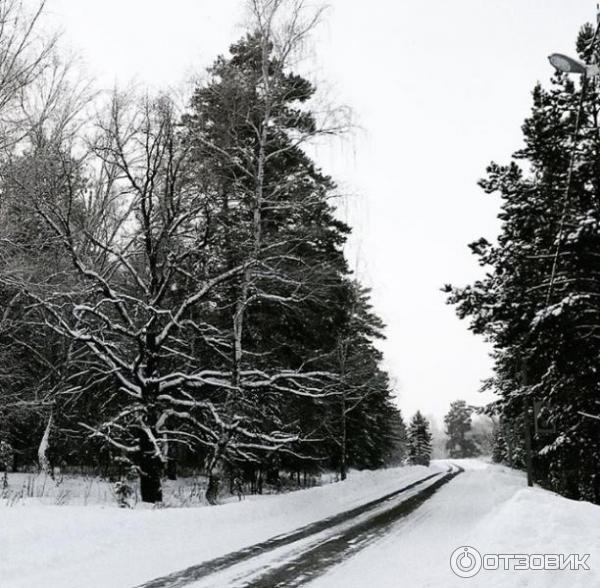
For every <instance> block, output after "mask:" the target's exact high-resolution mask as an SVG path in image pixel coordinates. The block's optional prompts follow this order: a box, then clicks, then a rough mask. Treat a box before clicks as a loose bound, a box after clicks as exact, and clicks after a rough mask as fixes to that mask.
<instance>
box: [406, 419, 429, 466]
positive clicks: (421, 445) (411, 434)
mask: <svg viewBox="0 0 600 588" xmlns="http://www.w3.org/2000/svg"><path fill="white" fill-rule="evenodd" d="M408 459H409V461H410V463H411V464H413V465H425V466H428V465H429V461H430V459H431V433H430V432H429V422H428V421H427V419H426V418H425V417H424V416H423V415H422V414H421V412H420V411H417V412H416V413H415V415H414V416H413V418H412V420H411V421H410V425H409V427H408Z"/></svg>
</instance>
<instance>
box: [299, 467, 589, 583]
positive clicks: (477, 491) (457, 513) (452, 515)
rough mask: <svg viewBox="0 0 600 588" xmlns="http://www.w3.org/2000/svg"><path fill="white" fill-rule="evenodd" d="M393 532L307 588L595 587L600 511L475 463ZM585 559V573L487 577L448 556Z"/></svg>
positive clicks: (487, 572) (507, 472)
mask: <svg viewBox="0 0 600 588" xmlns="http://www.w3.org/2000/svg"><path fill="white" fill-rule="evenodd" d="M453 463H458V464H460V465H462V467H464V468H465V470H466V471H465V473H463V474H462V475H460V476H458V477H457V478H455V479H454V480H453V481H452V482H451V483H450V484H448V485H446V486H444V487H443V488H442V489H441V490H440V491H439V492H438V493H437V494H435V495H434V496H433V497H432V498H431V499H430V500H429V501H427V502H426V503H425V504H424V505H423V506H422V507H421V508H419V509H418V510H417V511H416V512H415V513H413V514H412V515H410V516H409V517H408V518H407V519H405V520H404V521H400V522H399V523H397V524H396V526H395V527H394V529H393V530H392V532H391V533H390V534H389V535H387V536H386V537H384V538H382V539H381V540H380V541H378V542H377V543H375V544H374V545H372V546H369V547H367V548H366V549H365V550H364V551H362V552H360V553H358V554H357V555H356V556H355V557H353V558H351V559H349V560H348V561H346V562H342V563H341V564H340V565H339V566H338V567H336V568H334V569H333V570H332V571H331V572H330V573H328V574H326V575H324V576H322V577H321V578H319V579H317V580H315V581H314V582H312V583H310V584H309V586H310V588H339V587H340V586H344V588H364V587H365V586H372V587H373V588H375V587H376V588H388V587H389V588H392V587H393V588H398V586H410V587H418V588H467V587H468V586H476V587H478V588H479V587H483V586H484V587H485V588H517V587H519V588H520V587H527V588H550V587H552V588H593V587H597V586H600V507H599V506H595V505H592V504H589V503H584V502H575V501H572V500H567V499H566V498H563V497H561V496H558V495H556V494H553V493H551V492H547V491H545V490H541V489H539V488H532V489H529V488H526V487H525V478H524V475H523V474H522V473H520V472H515V471H514V470H510V469H508V468H505V467H501V466H496V465H489V464H485V463H483V462H480V461H477V460H454V461H453ZM461 546H472V547H474V548H475V549H477V550H478V551H479V552H480V553H482V554H572V553H578V554H590V558H589V560H588V564H589V567H590V570H589V571H585V570H581V571H577V572H573V571H530V570H527V571H514V570H512V571H492V570H482V571H481V572H479V574H477V575H476V576H475V577H473V578H468V579H467V578H459V577H457V576H455V575H454V574H453V573H452V571H451V570H450V565H449V560H450V556H451V554H452V552H453V551H454V550H455V549H456V548H458V547H461Z"/></svg>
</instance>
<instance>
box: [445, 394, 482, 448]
mask: <svg viewBox="0 0 600 588" xmlns="http://www.w3.org/2000/svg"><path fill="white" fill-rule="evenodd" d="M471 412H472V410H471V409H470V408H469V407H468V406H467V403H466V402H465V401H464V400H456V401H454V402H452V403H451V404H450V410H449V411H448V414H447V415H446V416H445V417H444V423H445V425H446V434H447V435H448V441H447V442H446V449H447V450H448V456H449V457H451V458H463V457H473V456H474V455H477V445H476V444H475V442H474V441H473V439H472V436H471Z"/></svg>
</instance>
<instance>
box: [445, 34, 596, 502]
mask: <svg viewBox="0 0 600 588" xmlns="http://www.w3.org/2000/svg"><path fill="white" fill-rule="evenodd" d="M598 45H599V41H598V34H597V32H595V27H592V26H591V25H586V26H584V27H583V28H582V30H581V31H580V34H579V37H578V39H577V51H578V53H579V55H580V57H581V58H582V59H583V60H584V61H586V62H587V63H590V62H591V61H592V59H593V58H594V56H597V55H598V51H599V49H600V48H599V46H598ZM523 134H524V146H523V148H521V149H520V150H519V151H517V152H516V153H515V155H514V160H513V161H512V162H511V163H509V164H507V165H499V164H496V163H492V164H491V165H490V166H489V168H488V170H487V177H486V178H485V179H483V180H482V181H481V186H482V188H483V189H484V191H485V192H486V193H487V194H499V195H500V197H501V199H502V209H501V214H500V217H499V218H500V220H501V221H502V227H501V233H500V235H499V237H498V241H497V243H491V242H489V241H487V240H486V239H480V240H479V241H477V242H475V243H473V244H472V245H471V249H472V251H473V253H474V254H475V255H476V256H477V258H478V260H479V263H480V264H481V265H482V266H483V267H484V268H485V269H486V275H485V277H484V278H483V279H481V280H479V281H477V282H475V283H474V284H472V285H470V286H467V287H466V288H451V287H448V288H447V291H448V292H449V301H450V302H451V303H452V304H455V305H456V307H457V311H458V314H459V316H460V317H462V318H468V319H469V320H470V324H471V329H472V330H473V331H474V332H475V333H478V334H483V335H484V336H485V337H486V338H487V339H488V340H489V341H491V343H492V344H493V345H494V360H495V375H494V377H493V378H491V379H490V380H489V381H488V382H487V383H486V385H485V386H486V388H487V389H491V390H492V391H494V392H496V393H497V394H499V396H500V400H499V401H498V402H496V403H494V405H492V406H491V407H490V412H491V413H492V414H495V415H496V420H497V425H496V431H495V440H496V442H495V447H494V458H495V459H496V460H497V461H502V462H505V463H509V464H510V465H514V466H516V467H524V466H525V463H526V461H527V445H528V441H530V442H531V452H530V453H531V454H532V459H533V464H532V466H533V467H532V470H533V477H534V480H535V482H537V483H540V484H542V485H544V486H546V487H548V488H550V489H552V490H554V491H557V492H559V493H561V494H563V495H565V496H568V497H571V498H575V499H581V500H589V501H592V502H595V503H600V444H599V442H598V441H599V440H600V397H599V395H598V389H599V386H600V375H599V373H600V372H599V370H598V357H599V354H600V306H599V305H598V300H599V296H600V93H599V90H598V85H597V81H596V80H595V79H587V78H585V77H584V78H582V79H580V80H575V79H573V78H569V76H568V75H566V74H563V73H558V72H557V73H556V74H555V75H554V76H553V78H552V82H551V85H550V87H549V88H545V87H542V85H540V84H538V85H537V86H536V87H535V89H534V91H533V108H532V112H531V115H530V116H529V117H528V118H527V120H526V121H525V123H524V125H523Z"/></svg>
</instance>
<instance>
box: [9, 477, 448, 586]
mask: <svg viewBox="0 0 600 588" xmlns="http://www.w3.org/2000/svg"><path fill="white" fill-rule="evenodd" d="M441 467H442V466H433V468H432V469H427V468H424V467H421V466H415V467H405V468H394V469H389V470H381V471H377V472H351V474H350V476H349V478H348V480H346V482H344V483H343V484H330V485H327V486H322V487H317V488H311V489H308V490H302V491H298V492H291V493H288V494H282V495H275V496H262V497H259V496H252V497H247V498H246V499H245V500H243V501H241V502H230V503H228V504H224V505H222V506H217V507H204V508H167V509H157V510H149V509H141V510H134V509H132V510H128V509H118V508H114V500H112V499H111V498H110V497H108V498H107V500H108V502H107V503H106V505H101V504H96V502H98V501H99V502H101V501H102V498H103V496H104V493H105V492H110V491H109V490H108V489H104V490H98V492H99V493H100V494H96V493H95V492H96V491H94V492H92V494H91V496H90V500H89V502H88V506H74V505H71V504H69V503H68V502H67V504H65V503H61V504H63V505H62V506H57V505H56V502H53V501H55V498H56V495H55V494H50V495H48V494H49V492H50V491H49V490H47V489H44V491H43V492H42V490H41V486H40V485H39V482H38V485H37V490H35V489H34V490H33V491H32V492H29V493H30V494H31V497H30V498H25V499H22V500H18V501H16V502H12V504H13V506H8V504H9V503H8V502H7V501H1V502H0V586H1V587H2V588H54V587H56V588H58V587H60V588H71V587H72V588H81V587H82V586H85V587H86V588H100V587H102V588H131V587H132V586H135V585H136V584H140V583H142V582H144V581H146V580H150V579H152V578H155V577H157V576H161V575H164V574H168V573H170V572H173V571H177V570H179V569H181V568H185V567H187V566H190V565H194V564H198V563H200V562H202V561H204V560H207V559H212V558H214V557H218V556H220V555H224V554H226V553H228V552H231V551H235V550H238V549H241V548H243V547H246V546H248V545H252V544H254V543H256V542H259V541H263V540H266V539H268V538H270V537H272V536H274V535H278V534H281V533H285V532H288V531H291V530H293V529H296V528H298V527H300V526H303V525H306V524H308V523H311V522H314V521H318V520H320V519H323V518H325V517H328V516H331V515H334V514H337V513H339V512H342V511H346V510H348V509H351V508H354V507H356V506H359V505H361V504H363V503H364V502H367V501H369V500H373V499H376V498H379V497H381V496H384V495H386V494H388V493H390V492H393V491H395V490H397V489H399V488H400V487H401V486H403V485H406V484H409V483H411V482H413V481H416V480H418V479H420V478H423V477H424V476H426V475H428V474H429V473H431V472H432V471H438V470H440V469H441ZM65 484H67V486H66V487H68V488H71V490H72V492H77V496H80V493H81V491H83V492H84V493H85V491H86V490H85V488H84V489H83V490H81V489H80V490H77V491H76V490H75V489H74V487H73V482H72V481H70V482H68V483H67V482H65ZM58 492H59V494H60V488H59V490H58ZM52 493H54V490H52ZM26 494H27V492H26ZM38 494H41V496H37V495H38ZM78 501H79V498H77V502H76V504H78V503H79V502H78ZM42 503H43V504H42Z"/></svg>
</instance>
